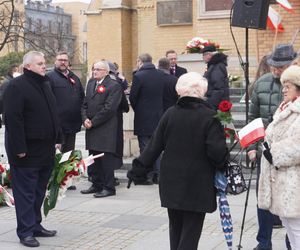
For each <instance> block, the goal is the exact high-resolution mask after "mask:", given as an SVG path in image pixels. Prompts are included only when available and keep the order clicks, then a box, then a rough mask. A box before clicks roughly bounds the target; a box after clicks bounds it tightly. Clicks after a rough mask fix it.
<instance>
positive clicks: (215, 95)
mask: <svg viewBox="0 0 300 250" xmlns="http://www.w3.org/2000/svg"><path fill="white" fill-rule="evenodd" d="M226 67H227V56H226V55H224V54H223V53H217V54H215V55H214V56H213V57H212V58H211V60H210V61H209V62H208V63H207V71H206V72H205V74H204V77H205V78H206V79H207V81H208V88H207V93H206V96H207V102H208V103H209V104H210V105H211V106H212V107H213V108H214V109H217V108H218V105H219V103H220V102H221V101H223V100H229V81H228V73H227V69H226Z"/></svg>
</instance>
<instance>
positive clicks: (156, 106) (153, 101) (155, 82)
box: [129, 63, 165, 136]
mask: <svg viewBox="0 0 300 250" xmlns="http://www.w3.org/2000/svg"><path fill="white" fill-rule="evenodd" d="M164 81H165V78H164V73H163V72H161V71H160V70H157V69H156V68H155V66H154V65H153V64H152V63H145V64H144V65H143V66H142V67H141V68H140V69H139V70H138V71H137V72H136V73H135V74H134V75H133V80H132V86H131V90H130V96H129V100H130V104H131V106H132V108H133V110H134V134H135V135H139V136H150V135H152V134H153V132H154V130H155V129H156V127H157V125H158V122H159V120H160V118H161V116H162V114H163V98H162V96H163V89H164Z"/></svg>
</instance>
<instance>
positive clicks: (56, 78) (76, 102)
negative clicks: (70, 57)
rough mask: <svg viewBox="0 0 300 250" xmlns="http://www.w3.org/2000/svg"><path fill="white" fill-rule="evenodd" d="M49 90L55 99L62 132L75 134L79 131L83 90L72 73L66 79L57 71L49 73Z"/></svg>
mask: <svg viewBox="0 0 300 250" xmlns="http://www.w3.org/2000/svg"><path fill="white" fill-rule="evenodd" d="M47 75H48V77H49V78H50V79H51V82H50V83H51V88H52V91H53V93H54V96H55V98H56V103H57V110H58V116H59V121H60V126H61V128H62V132H63V133H65V134H75V133H77V132H78V131H80V129H81V125H82V121H81V105H82V103H83V99H84V90H83V87H82V85H81V82H80V80H79V78H78V77H77V76H76V75H75V74H74V73H73V72H72V71H70V72H69V75H68V77H66V76H65V75H64V74H63V73H61V72H60V71H59V70H57V69H54V70H53V71H51V72H49V73H48V74H47Z"/></svg>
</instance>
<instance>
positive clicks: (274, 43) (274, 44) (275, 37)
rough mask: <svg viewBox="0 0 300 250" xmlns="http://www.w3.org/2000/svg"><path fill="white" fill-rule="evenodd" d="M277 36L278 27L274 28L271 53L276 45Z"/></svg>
mask: <svg viewBox="0 0 300 250" xmlns="http://www.w3.org/2000/svg"><path fill="white" fill-rule="evenodd" d="M277 35H278V26H277V27H276V30H275V35H274V41H273V51H274V49H275V46H276V43H277Z"/></svg>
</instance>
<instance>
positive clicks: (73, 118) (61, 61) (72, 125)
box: [47, 51, 84, 190]
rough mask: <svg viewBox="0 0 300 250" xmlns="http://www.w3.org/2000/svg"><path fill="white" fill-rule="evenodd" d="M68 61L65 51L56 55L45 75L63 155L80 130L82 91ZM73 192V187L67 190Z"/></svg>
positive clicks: (72, 148)
mask: <svg viewBox="0 0 300 250" xmlns="http://www.w3.org/2000/svg"><path fill="white" fill-rule="evenodd" d="M69 66H70V61H69V58H68V54H67V52H65V51H60V52H58V53H57V55H56V59H55V63H54V69H53V70H52V71H51V72H49V73H48V74H47V75H48V77H49V78H50V79H51V88H52V91H53V94H54V96H55V98H56V103H57V110H58V115H59V121H60V126H61V129H62V134H63V140H62V144H61V145H59V147H60V150H61V151H62V152H63V153H65V152H68V151H70V150H74V148H75V139H76V133H77V132H79V131H80V129H81V124H82V121H81V113H80V112H81V105H82V102H83V99H84V90H83V87H82V85H81V82H80V80H79V78H78V77H77V76H76V75H75V74H74V73H73V72H72V71H71V70H70V69H69ZM68 189H69V190H70V189H71V190H75V189H76V187H75V186H71V187H69V188H68Z"/></svg>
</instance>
